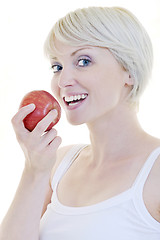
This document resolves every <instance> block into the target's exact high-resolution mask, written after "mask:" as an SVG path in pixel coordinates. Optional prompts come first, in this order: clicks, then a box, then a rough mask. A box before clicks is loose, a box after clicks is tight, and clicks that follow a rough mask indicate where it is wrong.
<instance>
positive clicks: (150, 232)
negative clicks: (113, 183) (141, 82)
mask: <svg viewBox="0 0 160 240" xmlns="http://www.w3.org/2000/svg"><path fill="white" fill-rule="evenodd" d="M84 147H86V145H75V146H74V147H73V148H72V149H71V150H70V151H69V152H68V153H67V154H66V155H65V157H64V159H63V160H62V162H61V164H60V165H59V167H58V168H57V171H56V173H55V175H54V177H53V181H52V188H53V195H52V199H51V203H50V204H49V205H48V207H47V210H46V212H45V214H44V215H43V217H42V219H41V222H40V238H39V239H40V240H160V223H159V222H157V221H156V220H155V219H154V218H153V217H152V216H151V215H150V214H149V212H148V211H147V209H146V207H145V204H144V201H143V196H142V193H143V187H144V184H145V181H146V179H147V177H148V175H149V173H150V171H151V169H152V166H153V164H154V162H155V161H156V159H157V157H158V156H159V154H160V147H159V148H156V149H155V150H154V151H153V152H152V153H151V154H150V156H149V157H148V159H147V160H146V162H145V164H144V166H143V167H142V169H141V171H140V173H139V174H138V176H137V178H136V180H135V182H134V183H133V185H132V187H131V188H129V189H128V190H126V191H124V192H122V193H121V194H118V195H116V196H114V197H112V198H110V199H108V200H105V201H102V202H100V203H97V204H94V205H91V206H85V207H68V206H64V205H63V204H61V203H60V202H59V200H58V197H57V193H56V190H57V185H58V183H59V181H60V180H61V178H62V177H63V175H64V173H65V172H66V171H67V169H68V168H69V167H70V165H71V164H72V162H73V161H74V160H75V159H76V157H77V155H78V154H79V152H80V151H81V150H82V149H83V148H84Z"/></svg>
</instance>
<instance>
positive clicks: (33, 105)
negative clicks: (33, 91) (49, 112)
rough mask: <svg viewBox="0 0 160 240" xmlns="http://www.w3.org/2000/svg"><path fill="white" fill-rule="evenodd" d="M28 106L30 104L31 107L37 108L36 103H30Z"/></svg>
mask: <svg viewBox="0 0 160 240" xmlns="http://www.w3.org/2000/svg"><path fill="white" fill-rule="evenodd" d="M28 106H30V107H31V108H33V109H34V108H35V107H36V105H35V104H34V103H31V104H29V105H28Z"/></svg>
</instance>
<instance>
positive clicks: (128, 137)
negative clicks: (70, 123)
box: [87, 106, 146, 161]
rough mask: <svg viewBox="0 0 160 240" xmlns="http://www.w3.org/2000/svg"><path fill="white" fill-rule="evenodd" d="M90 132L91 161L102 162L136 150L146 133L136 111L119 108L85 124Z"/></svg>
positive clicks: (126, 107) (128, 108)
mask: <svg viewBox="0 0 160 240" xmlns="http://www.w3.org/2000/svg"><path fill="white" fill-rule="evenodd" d="M87 126H88V128H89V131H90V141H91V148H92V152H93V159H95V160H96V161H97V159H99V160H100V161H103V160H104V159H106V156H107V159H109V158H112V159H113V158H115V159H117V158H118V157H120V156H122V155H123V154H124V155H125V154H126V153H129V152H130V151H131V150H132V152H133V151H134V149H135V150H136V149H137V146H138V144H139V143H140V141H141V142H142V141H143V139H144V136H146V133H145V132H144V131H143V130H142V128H141V126H140V124H139V122H138V119H137V114H136V111H135V110H133V109H132V108H130V107H129V106H121V107H119V108H117V109H115V110H113V111H112V112H110V113H107V115H104V116H103V117H101V118H99V119H97V120H96V121H94V122H92V123H89V124H87Z"/></svg>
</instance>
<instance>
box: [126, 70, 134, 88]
mask: <svg viewBox="0 0 160 240" xmlns="http://www.w3.org/2000/svg"><path fill="white" fill-rule="evenodd" d="M124 85H125V86H133V85H134V78H133V77H132V76H131V74H130V73H129V72H126V78H125V84H124Z"/></svg>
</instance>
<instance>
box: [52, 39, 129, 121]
mask: <svg viewBox="0 0 160 240" xmlns="http://www.w3.org/2000/svg"><path fill="white" fill-rule="evenodd" d="M55 48H56V50H55V57H53V58H52V59H51V65H52V69H53V72H54V73H53V79H52V91H53V93H54V95H55V96H56V98H57V99H58V100H59V102H60V104H61V106H62V107H63V108H64V110H65V112H66V116H67V119H68V120H69V122H70V123H71V124H75V125H76V124H82V123H90V122H94V121H95V120H98V119H99V118H101V117H104V116H107V114H108V113H109V112H110V111H112V110H114V109H115V108H116V107H118V106H119V104H122V103H123V101H124V99H125V97H126V96H127V95H128V93H129V91H130V86H129V81H131V80H130V77H129V74H128V73H127V72H126V71H125V70H124V69H123V68H122V67H121V66H120V64H119V63H118V62H117V61H116V59H115V58H114V57H113V55H112V54H111V53H110V51H109V50H107V49H106V48H100V47H93V46H82V47H72V46H69V45H65V44H63V43H62V42H60V41H58V40H55Z"/></svg>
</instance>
